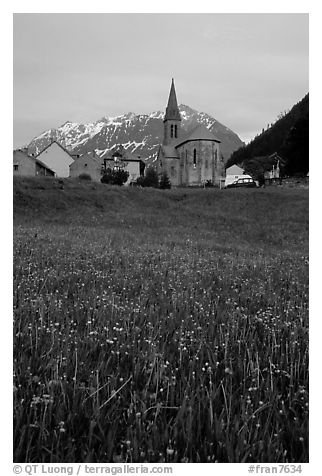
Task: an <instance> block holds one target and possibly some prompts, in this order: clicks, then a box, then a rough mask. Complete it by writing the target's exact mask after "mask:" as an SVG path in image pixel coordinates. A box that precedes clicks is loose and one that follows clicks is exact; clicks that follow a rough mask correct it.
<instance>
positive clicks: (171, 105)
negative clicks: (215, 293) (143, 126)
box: [163, 78, 181, 122]
mask: <svg viewBox="0 0 322 476" xmlns="http://www.w3.org/2000/svg"><path fill="white" fill-rule="evenodd" d="M169 120H172V121H181V117H180V112H179V108H178V102H177V95H176V90H175V87H174V81H173V78H172V82H171V88H170V94H169V99H168V105H167V108H166V111H165V116H164V119H163V122H165V121H169Z"/></svg>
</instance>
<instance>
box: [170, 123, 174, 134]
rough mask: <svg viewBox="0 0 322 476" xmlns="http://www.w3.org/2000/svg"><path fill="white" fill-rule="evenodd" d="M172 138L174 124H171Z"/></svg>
mask: <svg viewBox="0 0 322 476" xmlns="http://www.w3.org/2000/svg"><path fill="white" fill-rule="evenodd" d="M170 137H173V124H171V133H170Z"/></svg>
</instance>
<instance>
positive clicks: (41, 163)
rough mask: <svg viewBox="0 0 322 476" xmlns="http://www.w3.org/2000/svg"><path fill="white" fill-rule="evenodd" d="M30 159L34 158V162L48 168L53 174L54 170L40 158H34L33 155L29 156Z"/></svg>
mask: <svg viewBox="0 0 322 476" xmlns="http://www.w3.org/2000/svg"><path fill="white" fill-rule="evenodd" d="M30 158H31V159H34V160H35V162H36V164H39V165H41V166H42V167H44V169H46V170H49V171H50V172H52V173H53V174H55V171H54V170H52V169H51V168H50V167H48V165H46V164H44V163H43V162H42V161H41V160H39V159H37V158H35V157H30Z"/></svg>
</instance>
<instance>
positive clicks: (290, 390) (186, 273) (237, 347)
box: [14, 179, 308, 462]
mask: <svg viewBox="0 0 322 476" xmlns="http://www.w3.org/2000/svg"><path fill="white" fill-rule="evenodd" d="M62 187H63V188H62ZM14 215H15V234H14V239H15V246H14V258H15V267H14V273H15V274H14V308H15V332H16V342H15V354H14V355H15V385H16V392H15V407H14V411H15V434H14V438H15V461H21V462H22V461H29V462H30V461H32V462H37V461H52V462H66V461H85V460H87V461H93V462H103V461H106V462H108V461H134V462H143V461H179V462H180V461H203V462H205V461H216V460H217V461H220V462H224V461H231V462H233V461H234V462H241V461H249V462H250V461H257V462H260V461H262V462H264V461H266V462H269V461H270V462H291V461H293V462H300V461H301V462H304V461H307V460H308V435H307V425H308V410H307V385H308V362H307V360H308V355H307V318H308V315H307V306H308V302H307V301H308V298H307V294H308V269H307V254H308V191H307V190H304V189H297V190H295V189H273V188H272V189H268V188H267V189H260V190H225V191H220V190H211V189H210V190H184V189H182V190H170V191H159V190H152V189H151V190H149V189H135V188H133V189H125V188H114V187H108V186H106V185H101V184H90V183H78V182H73V181H69V180H64V181H59V180H45V179H44V180H39V179H38V180H36V179H18V180H16V181H15V183H14ZM129 379H130V380H129ZM125 382H128V383H127V384H126V385H125V387H122V385H123V384H124V383H125ZM121 387H122V388H121ZM100 388H101V390H99V389H100ZM119 389H120V390H119ZM118 390H119V393H117V396H115V394H114V393H113V392H115V391H118ZM22 398H23V399H24V400H23V402H22V401H21V399H22ZM61 422H63V423H61ZM62 425H63V427H62ZM61 430H62V431H61ZM75 440H76V442H75Z"/></svg>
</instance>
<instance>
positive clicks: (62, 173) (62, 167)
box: [35, 140, 74, 177]
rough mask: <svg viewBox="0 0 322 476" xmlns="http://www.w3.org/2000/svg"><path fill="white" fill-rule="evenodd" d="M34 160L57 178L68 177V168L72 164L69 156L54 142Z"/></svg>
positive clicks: (71, 158) (72, 159) (72, 160)
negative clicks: (50, 170)
mask: <svg viewBox="0 0 322 476" xmlns="http://www.w3.org/2000/svg"><path fill="white" fill-rule="evenodd" d="M35 158H36V159H37V160H38V161H41V162H42V163H43V164H45V165H46V166H47V167H49V168H50V169H52V170H53V171H54V172H55V174H56V176H57V177H69V166H70V165H71V164H72V163H73V162H74V158H73V157H72V156H71V154H70V153H69V152H68V151H67V150H66V149H65V148H64V147H63V146H62V145H61V144H59V143H58V142H56V141H55V140H53V141H52V142H51V143H50V144H48V145H47V147H45V148H44V149H43V150H42V151H41V152H39V154H38V155H36V156H35Z"/></svg>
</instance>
